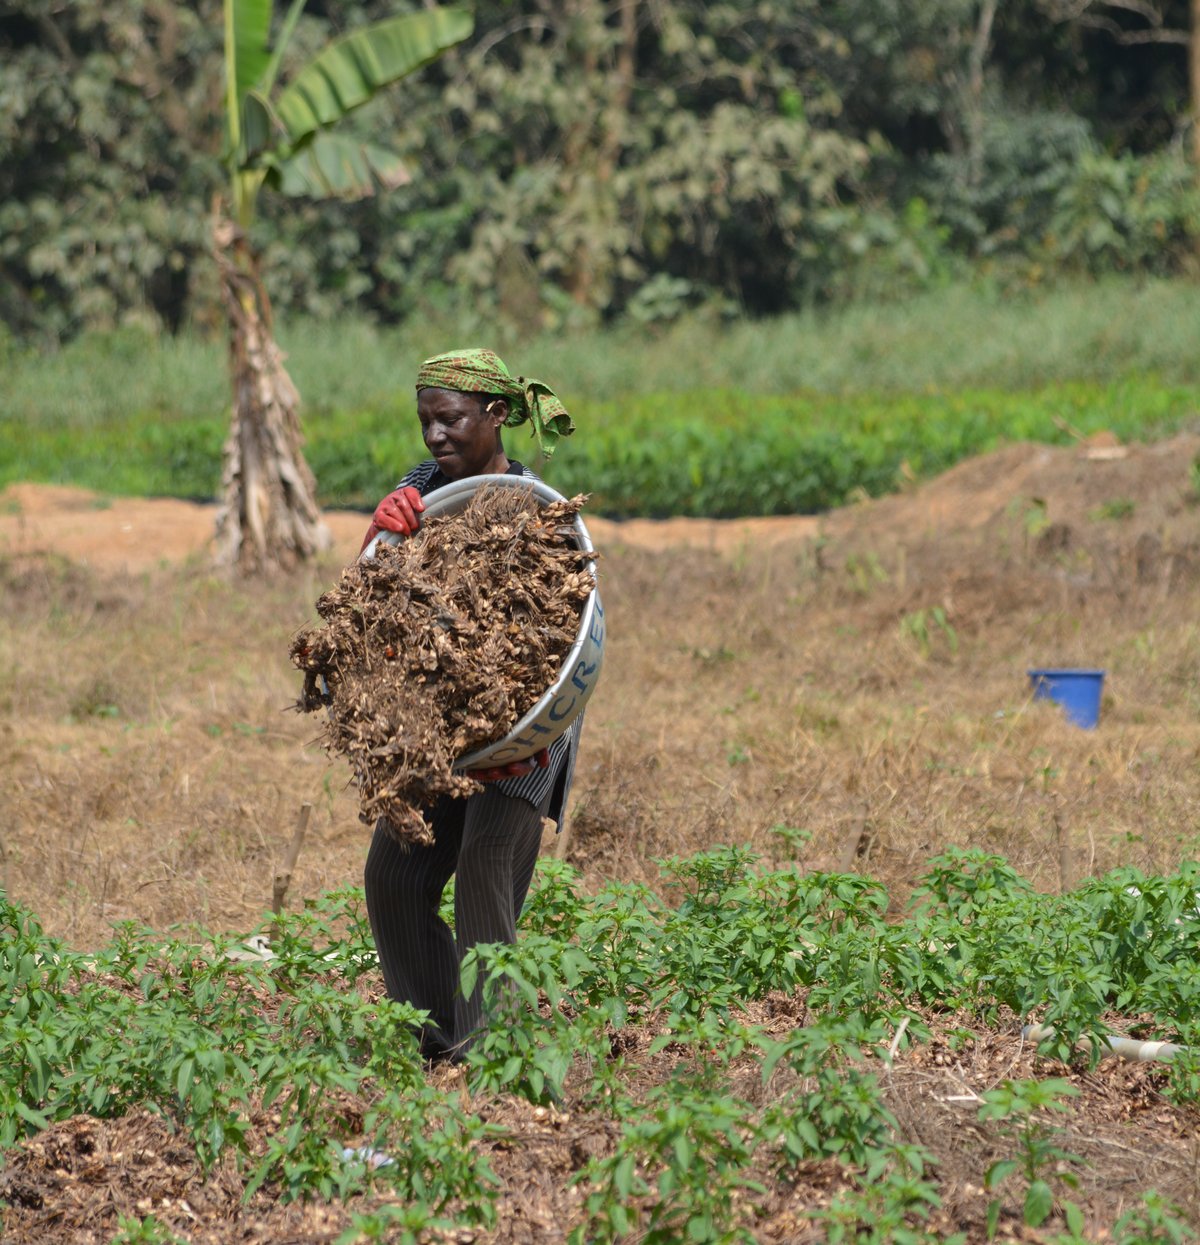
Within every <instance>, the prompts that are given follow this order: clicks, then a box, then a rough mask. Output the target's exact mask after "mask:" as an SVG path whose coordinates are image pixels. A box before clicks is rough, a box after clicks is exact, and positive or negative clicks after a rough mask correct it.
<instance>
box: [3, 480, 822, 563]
mask: <svg viewBox="0 0 1200 1245" xmlns="http://www.w3.org/2000/svg"><path fill="white" fill-rule="evenodd" d="M216 513H217V508H216V506H215V505H211V504H202V503H198V502H192V501H181V500H178V499H176V498H171V497H153V498H144V497H108V496H105V495H102V494H99V493H95V492H91V491H89V490H87V489H79V488H72V487H68V486H64V485H54V484H27V483H26V484H11V485H9V486H8V487H7V488H6V489H4V490H3V492H0V555H8V556H18V557H20V556H25V557H28V556H32V555H37V554H45V553H49V552H52V551H54V550H55V549H56V548H58V549H61V550H62V551H63V552H64V553H68V551H69V556H70V559H71V561H73V562H76V563H78V564H81V565H85V566H91V567H92V568H93V569H96V570H105V571H119V570H125V571H129V572H138V571H143V570H148V569H151V568H153V567H156V566H159V565H161V564H162V563H164V562H165V563H168V564H176V563H181V562H186V561H187V560H188V559H189V558H193V557H194V558H198V559H202V558H205V557H207V556H208V555H209V554H210V553H211V549H212V541H213V532H214V530H215V524H216ZM323 517H324V520H325V523H326V524H327V525H328V527H329V530H330V532H331V533H332V534H333V540H334V549H335V550H336V551H337V553H338V554H339V555H340V556H341V557H342V558H343V559H344V560H345V561H347V562H348V561H350V560H351V559H352V558H353V557H354V555H355V554H357V552H358V548H359V545H360V543H361V541H362V537H363V533H364V532H365V530H366V527H367V523H368V522H369V519H368V517H367V516H366V515H364V514H361V513H360V512H358V511H348V510H327V511H325V512H324V515H323ZM818 522H819V520H818V519H817V518H816V517H815V516H810V515H796V516H790V515H789V516H784V517H780V518H757V519H661V520H658V519H631V520H627V521H625V522H622V523H615V522H613V521H611V520H608V519H601V518H597V517H594V516H588V519H587V524H588V530H589V532H590V533H591V536H592V538H593V540H594V541H595V542H596V544H597V545H598V546H603V547H606V548H611V547H612V546H613V545H615V544H626V545H632V546H635V547H638V548H658V549H661V548H663V547H664V546H680V545H686V546H689V547H693V548H700V549H709V550H714V551H718V552H728V551H730V550H733V549H736V548H737V547H738V546H740V545H744V544H750V543H753V544H755V545H758V546H760V547H761V546H762V545H763V544H769V543H774V542H775V541H777V540H795V539H803V538H805V537H808V536H812V535H815V534H816V532H817V527H818Z"/></svg>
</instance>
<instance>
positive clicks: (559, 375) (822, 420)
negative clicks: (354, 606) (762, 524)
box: [0, 281, 1200, 517]
mask: <svg viewBox="0 0 1200 1245" xmlns="http://www.w3.org/2000/svg"><path fill="white" fill-rule="evenodd" d="M1197 325H1200V317H1197V316H1196V315H1195V291H1194V287H1193V286H1191V285H1190V284H1188V283H1186V282H1134V281H1127V282H1123V283H1121V282H1110V283H1105V284H1099V285H1092V284H1088V285H1081V286H1079V287H1070V286H1068V287H1064V288H1062V289H1059V290H1054V291H1050V290H1047V291H1032V292H1031V291H1026V292H1019V291H1018V292H1014V293H1009V294H1005V293H1004V292H1000V291H995V290H989V289H987V288H985V287H979V288H971V287H954V288H949V289H946V290H943V291H937V292H934V293H931V294H929V295H926V296H923V297H922V298H920V299H914V300H910V301H909V302H906V303H903V304H896V305H892V306H887V305H882V306H873V307H867V306H858V307H850V308H846V309H843V310H841V311H839V312H836V313H829V314H827V315H825V316H823V317H818V316H815V315H813V316H791V317H781V318H779V319H777V320H775V321H771V322H769V323H761V324H754V323H750V322H745V321H732V322H715V323H714V322H705V321H699V322H692V323H683V324H680V325H678V326H675V327H673V328H671V329H670V330H667V331H664V332H663V333H660V334H657V335H656V334H650V333H646V332H641V333H637V334H634V333H631V332H629V331H628V330H619V329H613V330H601V329H597V330H594V331H592V332H590V333H583V334H579V335H576V336H574V337H570V338H564V339H562V340H558V339H544V340H543V339H537V340H532V341H522V342H517V341H508V340H506V337H505V334H504V333H503V331H493V330H490V329H488V328H486V327H483V326H480V325H413V326H401V327H398V328H395V329H391V330H385V329H381V328H377V327H373V326H369V325H366V324H362V323H355V322H348V323H343V324H337V325H329V324H299V325H294V326H291V327H290V328H288V327H285V328H284V329H282V330H281V337H282V339H283V343H284V346H285V347H286V349H287V353H288V366H289V368H290V370H291V372H292V375H293V376H294V378H295V380H296V383H297V386H298V388H299V390H300V393H301V395H302V400H303V406H302V417H303V425H304V431H305V436H306V438H307V446H306V454H307V457H308V461H309V463H310V465H311V466H312V468H313V471H314V473H315V475H316V477H317V482H318V493H319V498H320V501H321V503H322V504H323V505H324V506H327V507H357V508H369V507H372V506H373V505H374V504H375V502H376V501H377V500H378V498H379V496H380V495H381V494H382V492H383V491H386V490H387V489H388V488H390V487H391V486H392V485H393V484H394V483H395V481H396V479H398V478H399V476H400V475H401V474H403V472H404V471H405V470H407V468H408V466H410V465H411V464H412V463H413V462H414V461H417V460H418V459H419V458H421V457H423V456H424V451H423V447H422V446H421V443H420V439H419V436H418V435H417V427H416V420H415V418H414V415H413V395H412V390H411V384H412V379H411V378H412V375H413V374H414V371H415V365H416V361H417V360H419V359H420V358H422V357H424V356H425V355H427V354H430V353H433V352H435V351H436V350H440V349H445V348H446V346H447V343H449V342H457V341H459V340H460V339H462V340H487V341H490V342H492V343H493V344H495V345H496V346H497V347H498V348H499V349H500V350H501V351H502V353H504V354H505V355H506V356H507V358H508V360H509V362H510V364H511V365H512V367H513V369H514V371H525V372H528V373H530V374H535V375H539V376H541V377H543V378H544V379H546V380H548V381H550V382H551V383H552V384H553V385H554V386H555V387H556V388H557V390H558V391H559V392H560V394H561V395H562V396H563V397H564V399H566V401H567V402H568V405H569V407H570V409H571V411H572V413H573V415H574V417H575V420H576V424H577V426H578V433H577V435H576V436H575V437H573V438H572V439H571V440H570V441H568V442H565V443H564V444H563V446H562V447H561V449H560V452H559V454H558V457H557V458H556V460H555V461H554V462H553V463H551V464H548V465H546V466H545V467H544V474H545V477H546V478H547V480H548V481H549V482H551V483H552V484H554V485H555V487H557V488H558V489H560V491H562V492H564V493H568V494H573V493H576V492H587V493H590V494H591V495H592V502H591V509H592V512H593V513H596V514H604V515H611V516H642V515H650V516H665V515H704V516H711V517H735V516H742V515H770V514H793V513H805V512H807V513H811V512H817V511H822V510H826V509H828V508H830V507H833V506H836V505H839V504H841V503H843V502H845V501H846V500H848V499H851V498H854V497H855V496H859V495H862V494H869V495H873V496H874V495H880V494H882V493H886V492H889V491H891V490H893V489H896V488H899V487H903V486H904V485H906V484H907V483H909V482H911V481H912V480H914V479H922V478H926V477H928V476H930V475H933V474H935V473H937V472H939V471H942V470H944V469H945V468H947V467H949V466H951V465H953V464H954V463H956V462H958V461H959V460H960V459H962V458H964V457H966V456H969V455H972V454H977V453H980V452H984V451H987V450H989V449H992V448H994V447H995V446H997V445H998V444H1002V443H1005V442H1010V441H1014V440H1020V439H1031V440H1037V441H1046V442H1051V443H1058V444H1064V443H1067V442H1069V441H1070V440H1071V439H1072V438H1074V437H1077V436H1081V435H1083V436H1086V435H1088V434H1090V433H1092V432H1095V431H1098V430H1101V429H1107V430H1109V431H1112V432H1113V433H1115V434H1116V435H1117V436H1119V437H1121V438H1122V439H1125V440H1153V439H1156V438H1159V437H1164V436H1168V435H1170V434H1172V433H1174V432H1176V431H1178V430H1179V429H1180V428H1182V427H1185V426H1188V425H1191V424H1193V423H1194V422H1195V421H1196V419H1197V417H1198V413H1200V402H1198V399H1197V394H1198V392H1200V390H1198V388H1197V385H1198V382H1200V364H1198V363H1197V360H1198V359H1200V329H1198V328H1197ZM0 366H3V367H4V370H5V372H6V390H7V391H6V393H5V394H3V395H0V487H2V486H3V485H5V484H8V483H11V482H13V481H17V480H31V481H41V482H53V483H67V484H72V485H76V486H79V487H86V488H92V489H96V490H98V491H101V492H107V493H111V494H118V495H130V496H145V495H152V496H154V495H157V496H180V497H191V498H212V497H214V496H215V495H216V493H217V491H218V488H219V481H220V464H221V448H222V443H223V440H224V437H225V433H226V430H227V426H228V424H227V421H228V416H227V408H228V388H227V386H228V381H227V378H226V374H225V359H224V351H223V349H222V347H221V343H220V341H219V340H213V339H211V338H209V339H204V338H198V337H195V336H184V337H180V338H165V337H158V336H152V335H149V334H146V333H142V332H139V331H136V330H134V329H123V330H119V331H116V332H113V333H109V334H95V335H92V336H90V337H84V338H80V339H78V340H77V341H74V342H72V343H70V344H69V345H67V346H65V347H64V348H62V349H61V350H60V351H58V352H57V353H55V354H35V353H17V352H15V351H14V350H12V348H11V347H10V348H9V351H8V353H7V354H5V351H4V349H3V343H0ZM506 444H507V448H508V451H509V453H510V456H513V457H517V458H520V459H521V460H522V461H526V462H529V464H530V465H531V466H537V463H536V460H535V459H533V458H532V446H531V444H530V442H529V438H528V436H527V435H526V434H525V432H524V430H521V429H516V430H512V431H510V432H509V433H508V436H507V442H506Z"/></svg>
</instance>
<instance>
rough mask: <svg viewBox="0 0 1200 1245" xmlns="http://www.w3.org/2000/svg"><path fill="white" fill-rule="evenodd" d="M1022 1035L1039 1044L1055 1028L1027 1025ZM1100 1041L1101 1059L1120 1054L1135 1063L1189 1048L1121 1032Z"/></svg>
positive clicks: (1170, 1056)
mask: <svg viewBox="0 0 1200 1245" xmlns="http://www.w3.org/2000/svg"><path fill="white" fill-rule="evenodd" d="M1021 1036H1022V1037H1023V1038H1025V1040H1026V1041H1028V1042H1032V1043H1034V1045H1037V1044H1038V1043H1039V1042H1043V1041H1045V1039H1046V1038H1050V1037H1053V1036H1054V1030H1053V1029H1052V1028H1050V1026H1049V1025H1026V1026H1025V1027H1024V1028H1023V1029H1022V1030H1021ZM1100 1043H1101V1051H1100V1058H1101V1059H1103V1058H1104V1056H1105V1055H1118V1056H1119V1057H1120V1058H1122V1059H1129V1060H1132V1061H1133V1062H1135V1063H1150V1062H1152V1061H1154V1060H1163V1061H1169V1060H1171V1059H1174V1058H1175V1056H1176V1055H1177V1054H1179V1052H1180V1051H1182V1050H1186V1049H1187V1047H1185V1046H1177V1045H1176V1044H1175V1043H1174V1042H1139V1041H1138V1039H1137V1038H1127V1037H1122V1036H1121V1035H1120V1034H1119V1033H1106V1034H1105V1035H1104V1036H1103V1037H1102V1038H1101V1039H1100ZM1079 1045H1080V1046H1082V1047H1084V1048H1085V1049H1086V1048H1088V1047H1090V1046H1091V1039H1090V1038H1083V1039H1082V1040H1081V1041H1080V1043H1079Z"/></svg>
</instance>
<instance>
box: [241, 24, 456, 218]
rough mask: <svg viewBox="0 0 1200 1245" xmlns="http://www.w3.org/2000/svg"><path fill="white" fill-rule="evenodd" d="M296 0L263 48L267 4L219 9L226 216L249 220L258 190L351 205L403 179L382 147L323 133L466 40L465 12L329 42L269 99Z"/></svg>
mask: <svg viewBox="0 0 1200 1245" xmlns="http://www.w3.org/2000/svg"><path fill="white" fill-rule="evenodd" d="M304 4H305V0H292V3H291V5H290V6H289V8H288V10H287V13H286V14H285V16H284V19H283V22H282V24H281V26H280V28H279V33H278V36H277V37H276V39H275V42H274V44H273V45H272V44H271V41H270V34H271V20H272V9H273V7H274V6H273V4H272V0H225V115H226V120H227V145H226V160H227V163H228V166H229V169H230V174H231V185H232V194H233V201H234V208H235V215H236V217H237V220H238V223H239V224H241V225H242V226H243V227H245V226H246V225H248V224H249V223H250V221H251V220H252V219H253V215H254V207H255V202H256V200H257V197H258V191H259V189H260V188H261V187H262V186H263V185H264V184H266V185H270V186H272V187H273V188H275V189H277V190H282V191H283V192H284V193H285V194H295V195H312V196H315V197H327V196H329V197H346V198H357V197H362V196H364V195H369V194H371V193H373V192H374V191H375V189H376V188H377V187H382V188H385V189H387V188H391V187H394V186H398V185H403V184H404V183H405V182H406V181H407V180H408V173H407V171H406V170H405V168H404V166H403V164H402V162H401V161H400V158H399V156H397V155H396V153H395V152H393V151H390V150H388V149H387V148H385V147H381V146H377V145H375V144H371V143H365V142H361V141H358V140H356V139H354V138H352V137H349V136H346V135H342V134H336V133H332V132H331V131H332V128H333V127H334V126H336V125H338V123H339V122H341V121H342V120H343V118H345V117H346V116H347V115H348V114H349V113H351V112H353V111H355V110H356V109H358V108H361V107H362V105H363V104H366V103H368V102H369V101H370V100H371V99H372V98H374V96H375V95H376V94H378V92H379V91H380V90H382V89H383V88H384V87H386V86H388V85H390V84H391V83H393V82H396V81H398V80H399V79H400V78H403V77H406V76H407V75H408V74H410V73H413V72H414V71H415V70H417V69H420V68H421V67H422V66H423V65H426V64H428V63H429V62H430V61H432V60H434V59H435V58H436V57H437V56H439V55H440V54H441V53H442V52H444V51H445V50H446V49H447V48H450V47H453V46H454V45H455V44H456V43H460V42H461V41H462V40H463V39H465V38H467V36H468V35H470V33H471V30H472V28H473V25H474V19H473V18H472V16H471V14H470V13H469V12H468V11H467V10H465V9H455V8H450V9H425V10H423V11H421V12H418V13H408V14H405V15H403V16H401V17H393V18H389V19H387V20H385V21H381V22H376V23H375V24H373V25H371V26H367V27H365V28H363V29H361V30H355V31H352V32H351V33H349V34H347V35H343V36H342V37H341V38H338V39H335V40H333V41H332V42H331V43H330V44H328V45H327V46H326V47H325V48H324V49H323V50H322V51H321V52H320V53H318V55H317V56H316V57H315V58H314V59H313V60H312V61H310V62H309V63H308V64H307V65H305V66H304V67H303V68H302V69H300V70H299V71H298V72H297V73H295V74H294V75H293V76H292V78H291V80H290V81H289V82H288V83H287V85H286V86H285V87H283V89H282V90H280V91H278V92H276V91H275V85H276V81H277V79H278V76H279V67H280V62H281V61H282V59H283V56H284V53H285V52H286V50H287V46H288V43H289V42H290V40H291V37H292V33H293V32H294V30H295V28H296V23H297V21H298V20H299V18H300V14H301V12H302V11H303V9H304Z"/></svg>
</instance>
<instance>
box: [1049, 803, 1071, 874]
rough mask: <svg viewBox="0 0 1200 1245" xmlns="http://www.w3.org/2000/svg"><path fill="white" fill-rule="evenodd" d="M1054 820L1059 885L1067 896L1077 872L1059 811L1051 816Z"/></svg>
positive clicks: (1056, 810)
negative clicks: (1072, 861)
mask: <svg viewBox="0 0 1200 1245" xmlns="http://www.w3.org/2000/svg"><path fill="white" fill-rule="evenodd" d="M1051 816H1052V817H1053V819H1054V837H1055V838H1056V839H1057V840H1058V885H1059V888H1060V889H1061V890H1062V892H1063V894H1064V895H1065V894H1066V893H1067V891H1069V890H1070V889H1071V886H1072V884H1073V882H1074V874H1075V870H1074V867H1073V866H1072V863H1071V844H1070V841H1069V839H1068V836H1067V831H1066V829H1065V827H1064V826H1063V824H1062V819H1061V818H1060V817H1059V815H1058V809H1055V810H1054V812H1053V813H1052V814H1051Z"/></svg>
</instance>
